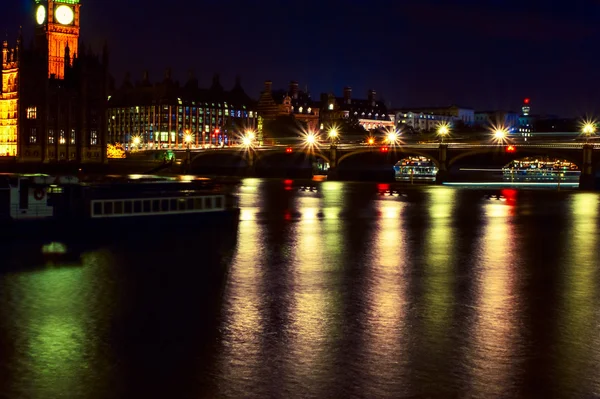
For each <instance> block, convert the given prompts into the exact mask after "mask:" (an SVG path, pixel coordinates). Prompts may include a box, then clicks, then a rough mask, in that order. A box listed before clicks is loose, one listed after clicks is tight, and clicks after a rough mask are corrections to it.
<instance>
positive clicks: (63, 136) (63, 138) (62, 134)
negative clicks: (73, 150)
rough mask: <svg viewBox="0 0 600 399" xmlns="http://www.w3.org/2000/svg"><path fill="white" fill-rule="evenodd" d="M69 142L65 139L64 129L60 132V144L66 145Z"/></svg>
mask: <svg viewBox="0 0 600 399" xmlns="http://www.w3.org/2000/svg"><path fill="white" fill-rule="evenodd" d="M66 142H67V140H66V139H65V131H64V129H60V130H59V131H58V144H65V143H66Z"/></svg>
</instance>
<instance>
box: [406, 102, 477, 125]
mask: <svg viewBox="0 0 600 399" xmlns="http://www.w3.org/2000/svg"><path fill="white" fill-rule="evenodd" d="M411 113H412V114H413V115H414V114H416V115H420V114H423V115H431V116H436V117H437V118H438V119H439V120H442V119H443V118H444V117H445V118H448V119H447V120H446V121H445V122H449V121H452V123H453V124H458V123H463V124H464V125H465V126H473V125H474V124H475V111H474V110H473V109H471V108H466V107H459V106H457V105H451V106H449V107H412V108H409V107H403V108H400V109H397V110H396V115H405V114H406V115H407V116H406V117H404V116H402V118H408V115H409V114H411ZM432 119H433V118H432ZM406 120H407V119H406Z"/></svg>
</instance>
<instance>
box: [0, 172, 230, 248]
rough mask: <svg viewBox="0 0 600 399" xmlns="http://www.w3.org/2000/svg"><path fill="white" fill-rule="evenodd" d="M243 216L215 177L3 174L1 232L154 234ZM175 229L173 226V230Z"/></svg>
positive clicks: (0, 184) (28, 233)
mask: <svg viewBox="0 0 600 399" xmlns="http://www.w3.org/2000/svg"><path fill="white" fill-rule="evenodd" d="M238 219H239V207H238V204H237V199H236V198H235V196H233V195H232V194H230V193H228V192H227V191H226V190H224V189H223V188H220V187H218V186H217V185H216V184H214V182H212V181H211V180H210V179H201V178H192V177H187V178H185V179H181V178H179V179H178V178H168V177H158V176H138V175H134V176H105V177H103V178H101V179H95V180H83V181H82V180H80V179H78V178H76V177H74V176H48V175H18V174H10V175H0V226H2V227H3V228H2V227H0V234H3V233H4V235H6V234H8V235H11V236H13V235H15V233H17V232H20V233H24V234H25V235H27V236H30V235H35V234H36V232H38V233H41V235H42V236H47V235H53V236H54V235H59V236H64V235H68V234H80V235H90V234H91V233H93V232H97V233H100V234H105V235H107V234H110V235H112V234H117V233H126V234H127V232H132V231H134V232H144V231H146V232H150V233H155V232H158V231H161V230H164V229H165V228H184V227H190V228H198V229H200V228H205V227H209V226H210V225H213V224H220V223H225V222H228V221H235V222H237V220H238ZM169 231H172V230H169Z"/></svg>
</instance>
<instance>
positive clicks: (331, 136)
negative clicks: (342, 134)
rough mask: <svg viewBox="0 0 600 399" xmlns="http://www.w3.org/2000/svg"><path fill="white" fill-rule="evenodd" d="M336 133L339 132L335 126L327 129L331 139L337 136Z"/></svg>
mask: <svg viewBox="0 0 600 399" xmlns="http://www.w3.org/2000/svg"><path fill="white" fill-rule="evenodd" d="M338 135H339V133H338V131H337V129H336V128H333V129H331V130H330V131H329V138H331V139H335V138H337V137H338Z"/></svg>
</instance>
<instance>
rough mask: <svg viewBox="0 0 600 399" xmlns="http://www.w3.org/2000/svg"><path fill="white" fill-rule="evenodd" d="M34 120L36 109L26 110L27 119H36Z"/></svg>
mask: <svg viewBox="0 0 600 399" xmlns="http://www.w3.org/2000/svg"><path fill="white" fill-rule="evenodd" d="M36 118H37V107H29V108H27V119H36Z"/></svg>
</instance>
